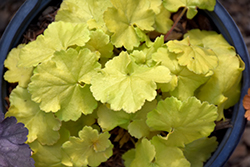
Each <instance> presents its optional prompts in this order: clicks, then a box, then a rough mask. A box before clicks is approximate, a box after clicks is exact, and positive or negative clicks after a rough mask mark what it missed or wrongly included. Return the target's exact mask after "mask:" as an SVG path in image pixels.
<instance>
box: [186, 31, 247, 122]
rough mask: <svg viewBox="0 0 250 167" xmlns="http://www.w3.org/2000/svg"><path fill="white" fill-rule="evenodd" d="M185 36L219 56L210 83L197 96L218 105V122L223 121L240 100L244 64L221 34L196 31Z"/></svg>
mask: <svg viewBox="0 0 250 167" xmlns="http://www.w3.org/2000/svg"><path fill="white" fill-rule="evenodd" d="M185 36H189V37H190V41H191V43H194V44H197V45H202V46H204V47H205V48H210V49H212V50H213V51H214V52H215V53H216V55H218V59H219V66H218V67H217V68H216V69H215V70H214V71H213V73H214V74H213V75H212V76H211V78H210V79H209V81H208V82H207V83H206V84H205V85H203V86H202V87H201V89H199V91H197V94H196V96H197V97H198V98H199V99H201V100H202V101H208V102H209V103H212V104H215V105H217V106H218V113H219V115H218V118H217V120H221V119H222V118H224V114H223V110H224V109H225V108H229V107H231V106H233V105H234V104H235V103H236V102H237V101H238V99H239V96H240V81H241V76H242V71H243V70H244V69H245V65H244V62H243V61H242V60H241V59H240V57H239V56H237V55H236V52H235V49H234V47H232V46H231V45H230V44H229V43H228V42H227V41H226V40H225V39H224V37H223V36H222V35H221V34H217V33H216V32H213V31H212V32H210V31H204V30H203V31H200V30H198V29H194V30H191V31H189V32H188V33H187V34H185ZM228 67H230V68H228ZM222 76H223V77H222Z"/></svg>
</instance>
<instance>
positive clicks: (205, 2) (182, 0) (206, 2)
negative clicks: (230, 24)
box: [163, 0, 216, 19]
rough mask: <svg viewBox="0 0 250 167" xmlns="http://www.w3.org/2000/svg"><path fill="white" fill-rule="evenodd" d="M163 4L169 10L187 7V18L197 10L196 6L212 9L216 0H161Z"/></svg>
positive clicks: (191, 16)
mask: <svg viewBox="0 0 250 167" xmlns="http://www.w3.org/2000/svg"><path fill="white" fill-rule="evenodd" d="M163 4H164V6H165V8H167V9H168V10H169V11H171V12H177V11H178V9H179V8H180V7H184V8H187V9H188V11H187V18H188V19H192V18H193V17H194V16H195V15H196V14H197V12H198V10H197V7H198V8H200V9H207V10H209V11H213V10H214V6H215V4H216V0H199V1H197V0H178V1H176V0H163Z"/></svg>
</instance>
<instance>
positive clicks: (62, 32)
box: [18, 22, 90, 67]
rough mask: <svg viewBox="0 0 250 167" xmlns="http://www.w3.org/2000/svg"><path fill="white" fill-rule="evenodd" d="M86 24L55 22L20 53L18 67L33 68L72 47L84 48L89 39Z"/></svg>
mask: <svg viewBox="0 0 250 167" xmlns="http://www.w3.org/2000/svg"><path fill="white" fill-rule="evenodd" d="M89 34H90V33H89V30H88V29H87V27H86V25H85V24H73V23H66V22H53V23H51V24H50V25H49V26H48V28H47V29H46V30H45V31H44V35H39V36H38V37H37V39H36V40H35V41H32V42H30V43H29V44H27V45H26V46H25V47H24V48H23V49H22V50H21V53H20V60H19V63H18V66H20V67H32V66H37V65H38V64H39V63H41V62H44V61H47V60H50V59H51V57H52V56H53V54H54V53H55V52H56V51H60V50H66V49H67V48H68V47H70V46H74V45H78V46H84V45H85V44H86V42H87V41H88V40H89V39H90V38H89Z"/></svg>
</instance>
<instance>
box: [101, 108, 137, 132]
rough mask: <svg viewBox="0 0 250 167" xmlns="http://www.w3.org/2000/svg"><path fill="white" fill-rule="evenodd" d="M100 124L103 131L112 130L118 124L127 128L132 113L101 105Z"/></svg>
mask: <svg viewBox="0 0 250 167" xmlns="http://www.w3.org/2000/svg"><path fill="white" fill-rule="evenodd" d="M97 116H98V124H99V125H100V126H101V128H102V130H103V131H110V130H112V129H114V128H115V127H117V126H121V127H124V129H127V127H128V125H129V123H130V121H131V118H132V115H131V114H128V113H126V112H125V111H122V110H121V111H113V110H111V109H109V108H108V107H106V106H105V105H101V106H100V107H98V110H97Z"/></svg>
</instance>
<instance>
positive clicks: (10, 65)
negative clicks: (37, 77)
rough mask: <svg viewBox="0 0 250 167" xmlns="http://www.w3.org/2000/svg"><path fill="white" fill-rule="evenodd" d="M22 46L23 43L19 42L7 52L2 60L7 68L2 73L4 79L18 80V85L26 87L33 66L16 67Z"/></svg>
mask: <svg viewBox="0 0 250 167" xmlns="http://www.w3.org/2000/svg"><path fill="white" fill-rule="evenodd" d="M24 46H25V45H24V44H20V45H19V46H18V47H17V48H13V49H12V50H11V51H10V52H9V54H8V56H7V59H5V61H4V66H5V67H6V68H7V69H8V70H7V71H6V72H5V74H4V79H5V80H6V81H8V82H10V83H15V82H18V85H19V86H21V87H23V88H26V87H27V86H28V83H29V82H30V77H31V75H32V72H33V68H25V67H23V68H22V67H17V64H18V62H19V59H20V58H19V54H20V51H21V49H22V48H23V47H24Z"/></svg>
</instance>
